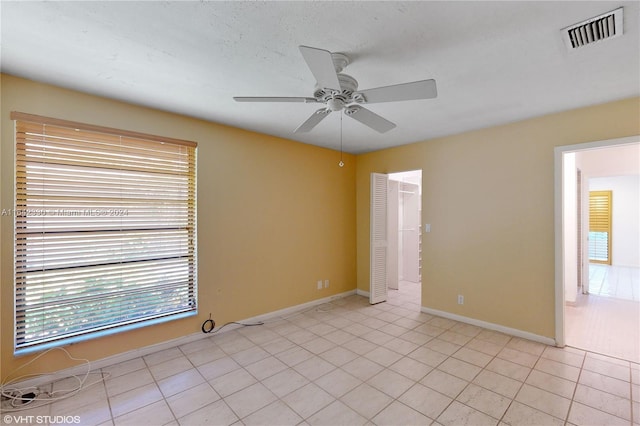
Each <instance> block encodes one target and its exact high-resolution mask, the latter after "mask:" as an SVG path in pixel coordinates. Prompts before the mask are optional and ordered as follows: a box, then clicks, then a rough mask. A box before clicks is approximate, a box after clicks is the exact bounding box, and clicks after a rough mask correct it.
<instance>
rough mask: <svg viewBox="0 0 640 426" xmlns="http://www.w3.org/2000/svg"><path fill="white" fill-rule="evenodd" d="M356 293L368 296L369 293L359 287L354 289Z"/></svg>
mask: <svg viewBox="0 0 640 426" xmlns="http://www.w3.org/2000/svg"><path fill="white" fill-rule="evenodd" d="M356 294H357V295H358V296H364V297H369V296H370V293H369V292H368V291H364V290H360V289H357V290H356Z"/></svg>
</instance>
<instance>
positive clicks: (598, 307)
mask: <svg viewBox="0 0 640 426" xmlns="http://www.w3.org/2000/svg"><path fill="white" fill-rule="evenodd" d="M639 295H640V268H629V267H619V266H609V265H598V264H590V265H589V294H586V295H585V294H578V297H577V299H576V302H575V303H572V304H569V303H567V304H566V307H565V333H566V342H567V344H568V345H571V346H573V347H577V348H581V349H585V350H589V351H593V352H596V353H600V354H604V355H609V356H613V357H616V358H622V359H626V360H629V361H634V362H640V298H639Z"/></svg>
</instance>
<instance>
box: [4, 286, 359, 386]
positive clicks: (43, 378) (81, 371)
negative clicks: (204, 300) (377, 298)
mask: <svg viewBox="0 0 640 426" xmlns="http://www.w3.org/2000/svg"><path fill="white" fill-rule="evenodd" d="M353 294H356V291H355V290H350V291H346V292H344V293H339V294H336V295H334V296H328V297H323V298H322V299H316V300H312V301H311V302H307V303H302V304H300V305H295V306H291V307H288V308H284V309H280V310H277V311H273V312H269V313H267V314H263V315H258V316H256V317H252V318H246V319H243V320H238V322H244V323H252V322H259V321H267V320H271V319H276V318H281V317H285V316H288V315H292V314H294V313H296V312H299V311H303V310H306V309H309V308H312V307H314V306H317V305H322V304H324V303H328V302H331V301H333V300H337V299H342V298H343V297H347V296H351V295H353ZM240 327H242V325H239V324H230V325H228V326H227V327H225V328H224V329H222V330H220V331H219V332H216V334H220V333H226V332H228V331H231V330H235V329H237V328H240ZM207 337H211V335H210V334H205V333H202V332H199V333H193V334H188V335H186V336H182V337H178V338H176V339H171V340H167V341H164V342H161V343H157V344H154V345H149V346H145V347H142V348H138V349H132V350H130V351H126V352H122V353H119V354H116V355H112V356H109V357H106V358H102V359H99V360H96V361H91V364H90V368H91V370H92V371H93V370H97V369H100V368H104V367H108V366H110V365H114V364H119V363H121V362H125V361H130V360H132V359H135V358H140V357H143V356H146V355H150V354H152V353H155V352H159V351H163V350H165V349H170V348H173V347H176V346H181V345H185V344H187V343H191V342H195V341H197V340H200V339H204V338H207ZM86 373H87V364H85V363H83V364H80V365H77V366H74V367H69V368H66V369H64V370H60V371H56V372H53V373H45V374H42V375H40V376H37V377H33V378H31V379H27V380H23V381H20V382H16V383H11V384H8V385H5V387H3V390H4V389H7V390H8V389H26V388H29V387H38V386H42V385H46V384H48V383H51V382H53V381H55V380H59V379H61V378H65V377H71V376H84V375H85V374H86Z"/></svg>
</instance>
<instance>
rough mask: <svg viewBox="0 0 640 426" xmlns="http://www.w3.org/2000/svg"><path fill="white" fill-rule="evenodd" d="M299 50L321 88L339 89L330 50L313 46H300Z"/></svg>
mask: <svg viewBox="0 0 640 426" xmlns="http://www.w3.org/2000/svg"><path fill="white" fill-rule="evenodd" d="M299 48H300V52H301V53H302V57H303V58H304V60H305V62H306V63H307V65H308V66H309V69H310V70H311V72H312V73H313V76H314V77H315V78H316V81H317V82H318V86H320V87H321V88H323V89H324V88H327V89H334V90H340V81H339V80H338V74H337V73H336V67H335V65H334V64H333V59H332V58H331V52H329V51H328V50H323V49H316V48H315V47H308V46H300V47H299Z"/></svg>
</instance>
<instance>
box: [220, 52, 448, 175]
mask: <svg viewBox="0 0 640 426" xmlns="http://www.w3.org/2000/svg"><path fill="white" fill-rule="evenodd" d="M299 48H300V53H302V57H303V58H304V60H305V62H306V63H307V66H308V67H309V69H310V70H311V73H312V74H313V76H314V77H315V79H316V82H317V83H316V88H315V91H314V94H313V98H308V97H242V96H241V97H234V98H233V99H235V100H236V101H237V102H301V103H321V104H324V105H325V107H324V108H321V109H319V110H317V111H316V112H314V113H313V114H312V115H311V117H309V118H308V119H307V120H306V121H305V122H304V123H302V124H301V125H300V126H298V127H297V128H296V129H295V131H294V133H301V132H309V131H311V130H312V129H313V128H314V127H315V126H317V125H318V124H319V123H320V122H321V121H322V120H323V119H324V118H325V117H326V116H327V115H329V114H330V113H331V112H334V111H335V112H338V111H342V110H344V114H345V115H346V116H347V117H350V118H353V119H354V120H356V121H359V122H360V123H362V124H364V125H365V126H367V127H369V128H371V129H373V130H375V131H377V132H380V133H385V132H388V131H389V130H391V129H393V128H394V127H396V125H395V124H394V123H392V122H391V121H389V120H387V119H385V118H383V117H381V116H379V115H378V114H376V113H374V112H373V111H370V110H368V109H366V108H364V107H363V106H362V105H363V104H373V103H382V102H398V101H410V100H419V99H432V98H435V97H437V95H438V92H437V89H436V82H435V80H420V81H414V82H411V83H402V84H395V85H391V86H383V87H377V88H374V89H367V90H360V91H359V90H358V81H357V80H356V79H355V78H353V77H351V76H350V75H347V74H342V70H343V69H344V68H345V67H347V65H349V62H350V60H349V57H348V56H347V55H345V54H343V53H331V52H329V51H328V50H324V49H318V48H315V47H308V46H299ZM341 163H342V161H341ZM341 167H342V165H341Z"/></svg>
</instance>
